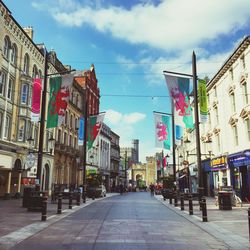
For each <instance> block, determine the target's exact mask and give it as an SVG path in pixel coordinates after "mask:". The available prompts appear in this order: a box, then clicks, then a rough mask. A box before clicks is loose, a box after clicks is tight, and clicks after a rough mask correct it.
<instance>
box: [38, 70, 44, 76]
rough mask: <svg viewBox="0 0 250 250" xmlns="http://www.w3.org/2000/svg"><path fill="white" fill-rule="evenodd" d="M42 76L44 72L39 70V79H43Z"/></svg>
mask: <svg viewBox="0 0 250 250" xmlns="http://www.w3.org/2000/svg"><path fill="white" fill-rule="evenodd" d="M42 75H43V74H42V71H41V70H40V69H39V71H38V77H39V78H42Z"/></svg>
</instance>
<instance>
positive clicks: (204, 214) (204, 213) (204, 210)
mask: <svg viewBox="0 0 250 250" xmlns="http://www.w3.org/2000/svg"><path fill="white" fill-rule="evenodd" d="M201 207H202V221H203V222H207V204H206V198H205V197H202V198H201Z"/></svg>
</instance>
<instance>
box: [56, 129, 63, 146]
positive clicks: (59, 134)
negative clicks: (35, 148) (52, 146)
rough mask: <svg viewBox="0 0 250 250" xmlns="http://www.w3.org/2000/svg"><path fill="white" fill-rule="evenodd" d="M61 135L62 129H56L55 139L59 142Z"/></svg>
mask: <svg viewBox="0 0 250 250" xmlns="http://www.w3.org/2000/svg"><path fill="white" fill-rule="evenodd" d="M61 136H62V131H61V130H60V129H58V131H57V141H58V142H59V143H61Z"/></svg>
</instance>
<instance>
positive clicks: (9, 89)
mask: <svg viewBox="0 0 250 250" xmlns="http://www.w3.org/2000/svg"><path fill="white" fill-rule="evenodd" d="M13 87H14V81H13V79H11V78H10V79H9V85H8V93H7V98H8V99H10V100H12V93H13Z"/></svg>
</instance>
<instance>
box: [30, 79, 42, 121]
mask: <svg viewBox="0 0 250 250" xmlns="http://www.w3.org/2000/svg"><path fill="white" fill-rule="evenodd" d="M41 92H42V80H41V78H34V80H33V91H32V103H31V121H32V122H39V118H40V108H41Z"/></svg>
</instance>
